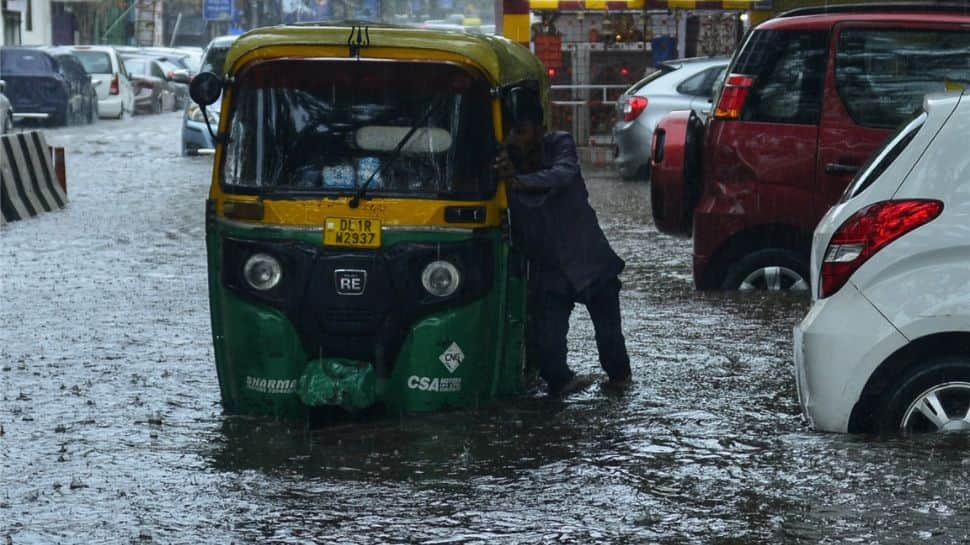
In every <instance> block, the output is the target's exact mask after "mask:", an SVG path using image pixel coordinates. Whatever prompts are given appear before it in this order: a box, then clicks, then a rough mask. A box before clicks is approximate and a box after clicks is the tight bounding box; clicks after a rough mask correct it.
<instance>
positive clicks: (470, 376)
mask: <svg viewBox="0 0 970 545" xmlns="http://www.w3.org/2000/svg"><path fill="white" fill-rule="evenodd" d="M359 32H363V33H364V34H363V36H366V38H367V40H368V42H365V45H363V46H361V47H360V48H357V47H356V46H354V47H348V45H347V44H348V37H349V36H353V35H355V34H354V33H359ZM368 44H369V45H368ZM224 81H225V91H224V93H223V97H222V100H223V104H222V110H221V111H222V114H223V115H222V117H221V119H220V120H219V135H220V138H219V140H220V143H219V144H218V146H217V150H216V156H215V168H214V173H213V179H212V185H211V189H210V193H209V199H208V201H207V208H206V245H207V251H208V271H209V276H208V278H209V299H210V310H211V316H212V331H213V341H214V352H215V360H216V368H217V372H218V377H219V385H220V390H221V394H222V403H223V406H224V408H225V410H226V411H227V412H229V413H245V414H258V415H270V416H276V417H281V418H301V417H303V416H305V415H306V414H307V410H308V408H311V407H341V408H343V409H346V410H351V411H355V410H360V409H366V408H370V407H374V406H378V407H383V408H385V409H386V410H387V411H389V412H420V411H434V410H440V409H445V408H468V407H476V406H478V405H480V404H482V403H484V402H487V401H489V400H492V399H495V398H498V397H502V396H509V395H514V394H517V393H521V392H523V390H524V388H525V385H526V381H527V378H528V376H529V375H530V374H531V373H533V372H534V370H532V369H531V368H530V366H529V363H528V362H527V361H526V357H525V354H526V350H525V345H526V341H525V334H526V331H525V330H526V292H527V271H528V266H527V262H526V260H525V258H524V257H523V256H522V255H521V254H520V253H519V252H518V251H517V250H516V248H515V247H514V245H513V244H511V243H510V239H509V218H508V211H507V208H508V205H507V198H506V191H505V184H504V182H503V181H502V180H497V179H496V178H495V176H494V175H493V174H492V172H491V169H490V165H491V160H492V157H493V156H494V153H495V149H496V145H497V142H499V141H500V140H501V134H502V132H501V131H502V127H501V125H502V115H501V105H500V104H501V102H500V101H501V96H502V92H503V90H504V89H507V88H508V87H510V86H513V85H531V86H534V87H535V88H536V89H538V90H540V92H541V93H542V94H543V98H544V99H547V96H548V95H547V88H548V81H547V78H546V77H545V72H544V69H543V67H542V65H541V64H540V63H539V61H538V60H537V59H536V58H535V57H534V56H533V55H532V54H531V53H530V52H529V51H527V50H526V49H525V48H523V47H522V46H520V45H518V44H515V43H512V42H509V41H507V40H505V39H504V38H499V37H493V36H473V35H465V34H459V33H451V32H435V31H425V30H417V29H411V28H403V27H393V26H384V25H373V26H370V27H369V28H366V29H359V28H355V27H353V26H350V25H347V26H341V25H335V26H289V27H272V28H266V29H259V30H256V31H253V32H250V33H248V34H246V35H244V36H242V37H240V38H239V39H238V40H237V41H236V42H235V44H234V45H233V46H232V48H231V50H230V51H229V54H228V56H227V61H226V66H225V74H224ZM362 186H365V187H366V191H364V192H361V189H360V188H361V187H362ZM361 193H363V194H362V195H361ZM357 197H360V198H359V199H357V202H356V203H355V202H352V201H354V200H355V199H356V198H357Z"/></svg>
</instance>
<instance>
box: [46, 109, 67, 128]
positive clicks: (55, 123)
mask: <svg viewBox="0 0 970 545" xmlns="http://www.w3.org/2000/svg"><path fill="white" fill-rule="evenodd" d="M70 114H71V112H70V110H68V109H67V107H65V108H64V110H63V111H60V112H56V113H54V114H51V116H50V117H48V118H47V124H48V125H49V126H51V127H61V126H64V125H67V123H68V122H69V121H70V119H71V118H70Z"/></svg>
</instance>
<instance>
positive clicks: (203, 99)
mask: <svg viewBox="0 0 970 545" xmlns="http://www.w3.org/2000/svg"><path fill="white" fill-rule="evenodd" d="M222 86H223V81H222V78H220V77H219V76H217V75H215V74H213V73H212V72H202V73H201V74H199V75H197V76H195V78H193V79H192V83H190V84H189V96H190V97H192V100H193V101H194V102H195V103H196V104H198V105H199V106H200V107H202V108H205V107H206V106H209V105H212V104H215V102H216V101H217V100H219V97H220V96H222Z"/></svg>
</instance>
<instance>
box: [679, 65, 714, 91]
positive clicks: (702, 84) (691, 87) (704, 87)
mask: <svg viewBox="0 0 970 545" xmlns="http://www.w3.org/2000/svg"><path fill="white" fill-rule="evenodd" d="M722 70H724V67H722V66H714V67H711V68H707V69H705V70H702V71H701V72H698V73H697V74H694V75H693V76H691V77H689V78H687V79H686V80H684V81H683V82H681V84H680V85H678V86H677V92H678V93H680V94H682V95H690V96H695V97H707V96H711V88H712V87H713V86H714V81H715V79H716V78H717V75H718V73H720V72H721V71H722Z"/></svg>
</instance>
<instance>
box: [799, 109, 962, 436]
mask: <svg viewBox="0 0 970 545" xmlns="http://www.w3.org/2000/svg"><path fill="white" fill-rule="evenodd" d="M968 141H970V92H967V91H965V92H963V94H962V95H954V94H951V95H935V96H933V95H931V96H929V97H927V98H926V99H925V102H924V107H923V111H922V112H921V113H919V114H918V115H917V116H916V117H914V118H913V120H912V121H910V122H909V123H908V124H906V125H905V126H904V127H903V128H902V129H900V131H899V132H897V133H896V135H895V136H893V137H891V138H890V139H889V141H888V142H887V143H886V145H884V147H883V148H882V149H881V150H880V151H878V152H877V153H876V154H875V155H873V157H872V158H871V159H870V161H869V163H868V164H867V165H866V166H864V167H863V168H862V170H861V171H860V173H859V174H858V175H857V176H856V178H855V180H854V181H853V182H852V184H850V185H849V187H848V188H847V189H846V192H845V194H844V195H843V197H842V199H841V201H840V202H839V203H837V204H836V205H835V206H834V207H833V208H832V209H831V210H829V212H828V214H827V215H826V216H825V217H824V218H823V219H822V222H821V223H820V224H819V225H818V227H817V228H816V230H815V236H814V242H813V247H812V260H811V270H812V290H813V298H814V302H813V305H812V307H811V309H810V310H809V312H808V315H807V316H806V317H805V319H804V320H803V321H802V322H801V324H799V325H798V326H797V327H796V328H795V347H794V351H795V370H796V381H797V384H798V394H799V400H800V402H801V405H802V410H803V412H804V413H805V415H806V416H807V417H808V420H809V422H810V423H811V425H812V426H813V427H814V428H815V429H816V430H822V431H833V432H866V433H868V432H873V433H896V432H904V433H920V432H935V431H968V430H970V153H968V149H970V148H968V147H967V142H968Z"/></svg>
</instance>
